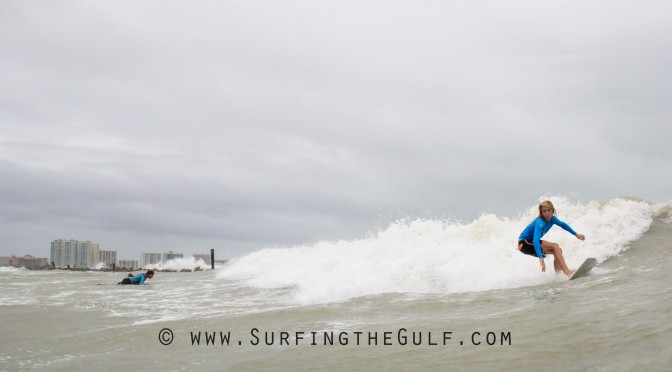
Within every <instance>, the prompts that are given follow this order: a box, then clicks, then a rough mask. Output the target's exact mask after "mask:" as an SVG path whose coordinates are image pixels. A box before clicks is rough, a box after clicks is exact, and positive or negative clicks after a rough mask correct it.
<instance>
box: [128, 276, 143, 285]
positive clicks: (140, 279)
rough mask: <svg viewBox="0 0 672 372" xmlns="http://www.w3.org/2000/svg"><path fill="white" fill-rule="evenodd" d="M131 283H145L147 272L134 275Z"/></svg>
mask: <svg viewBox="0 0 672 372" xmlns="http://www.w3.org/2000/svg"><path fill="white" fill-rule="evenodd" d="M131 284H145V274H138V275H136V276H134V277H132V278H131Z"/></svg>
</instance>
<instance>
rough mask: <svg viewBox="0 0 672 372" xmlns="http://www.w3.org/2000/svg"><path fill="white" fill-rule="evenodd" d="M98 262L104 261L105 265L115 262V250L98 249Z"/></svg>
mask: <svg viewBox="0 0 672 372" xmlns="http://www.w3.org/2000/svg"><path fill="white" fill-rule="evenodd" d="M98 262H103V263H105V266H110V265H112V264H116V263H117V251H102V250H101V251H100V254H99V257H98Z"/></svg>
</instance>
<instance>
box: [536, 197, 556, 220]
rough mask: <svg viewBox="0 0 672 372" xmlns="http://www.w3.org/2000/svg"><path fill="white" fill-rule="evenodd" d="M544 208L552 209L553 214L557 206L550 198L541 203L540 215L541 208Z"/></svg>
mask: <svg viewBox="0 0 672 372" xmlns="http://www.w3.org/2000/svg"><path fill="white" fill-rule="evenodd" d="M544 208H550V209H552V210H553V214H555V207H554V206H553V203H552V202H551V201H550V200H544V201H542V202H541V203H540V204H539V217H541V210H542V209H544Z"/></svg>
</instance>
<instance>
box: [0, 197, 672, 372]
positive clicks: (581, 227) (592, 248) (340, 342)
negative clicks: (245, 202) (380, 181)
mask: <svg viewBox="0 0 672 372" xmlns="http://www.w3.org/2000/svg"><path fill="white" fill-rule="evenodd" d="M553 201H554V203H555V205H556V209H558V217H559V218H560V219H561V220H563V221H565V222H567V223H569V224H570V225H571V226H572V227H573V228H574V229H575V230H576V231H578V232H580V233H583V234H585V235H586V236H587V239H586V241H585V242H582V241H579V240H577V239H576V238H574V237H573V236H572V235H570V234H568V233H566V232H565V231H563V230H562V229H560V228H559V227H554V228H553V229H552V230H551V232H550V233H549V234H547V235H546V236H545V237H544V239H546V240H551V241H555V242H558V243H559V244H560V245H561V246H562V247H563V251H564V252H565V256H566V258H567V261H568V264H569V266H570V267H578V265H580V263H581V262H582V261H583V260H584V259H585V258H587V257H595V258H597V260H598V266H597V267H596V268H595V269H593V270H592V272H591V273H590V275H588V276H587V277H584V278H580V279H577V280H572V281H568V280H567V279H566V277H564V275H556V274H555V273H553V272H552V271H553V270H552V269H551V270H547V272H545V273H542V272H541V271H540V269H539V265H538V260H536V259H534V258H532V257H529V256H524V255H522V254H520V253H519V252H517V250H516V248H515V245H516V241H517V237H518V235H519V233H520V231H522V229H523V228H524V227H525V226H526V225H527V223H529V222H530V221H531V220H532V219H533V218H534V207H532V208H530V210H528V211H526V212H524V213H521V215H519V216H515V217H498V216H494V215H487V214H485V215H483V216H481V217H480V218H478V219H477V220H475V221H472V222H471V223H467V224H464V223H457V222H453V221H446V220H431V219H430V220H408V221H398V222H395V223H393V224H391V225H389V226H388V227H386V228H385V229H382V230H381V231H379V232H376V233H374V234H372V235H371V236H368V237H366V238H362V239H361V240H355V241H338V242H323V243H319V244H315V245H312V246H301V247H287V248H274V249H264V250H260V251H257V252H253V253H251V254H248V255H246V256H243V257H239V258H235V259H233V260H231V261H229V263H227V264H226V265H224V266H222V267H219V268H217V269H215V270H206V271H201V272H188V273H184V272H174V273H173V272H158V273H157V274H156V276H155V277H154V278H153V279H151V280H149V281H148V284H147V285H144V286H119V285H116V284H115V283H117V282H118V281H120V280H121V279H122V278H123V277H124V276H125V274H126V273H124V272H117V273H109V272H96V271H92V272H74V271H64V270H52V271H31V270H25V269H17V268H0V327H1V331H0V370H3V371H20V370H50V371H51V370H90V369H93V368H95V369H97V370H114V371H118V370H131V369H132V370H161V371H163V370H177V371H180V370H213V371H215V370H217V371H219V370H237V371H238V370H255V371H258V370H290V369H291V370H426V369H437V368H442V369H446V368H448V369H450V370H522V369H525V370H551V371H555V370H570V371H632V370H652V371H668V370H670V369H672V322H671V321H670V319H672V274H671V273H672V258H671V257H672V255H671V254H670V253H671V252H672V218H671V217H670V211H671V210H672V203H669V202H668V203H657V204H655V203H649V202H644V201H640V200H636V199H627V198H617V199H612V200H608V201H601V202H589V203H587V204H580V203H572V202H570V201H568V200H566V199H563V198H557V199H554V200H553ZM547 267H548V268H552V257H549V258H548V259H547Z"/></svg>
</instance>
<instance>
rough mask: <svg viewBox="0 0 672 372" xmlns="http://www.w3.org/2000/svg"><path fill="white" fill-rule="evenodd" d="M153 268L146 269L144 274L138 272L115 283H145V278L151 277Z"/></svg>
mask: <svg viewBox="0 0 672 372" xmlns="http://www.w3.org/2000/svg"><path fill="white" fill-rule="evenodd" d="M153 277H154V270H147V273H145V274H138V275H136V276H134V277H131V278H124V279H122V280H121V281H120V282H119V283H117V284H145V279H152V278H153Z"/></svg>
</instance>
